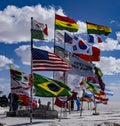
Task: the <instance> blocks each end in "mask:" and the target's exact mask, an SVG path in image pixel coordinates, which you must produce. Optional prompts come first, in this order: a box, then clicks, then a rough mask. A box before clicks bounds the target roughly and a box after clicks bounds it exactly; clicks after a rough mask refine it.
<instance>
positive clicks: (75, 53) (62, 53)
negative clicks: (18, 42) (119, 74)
mask: <svg viewBox="0 0 120 126" xmlns="http://www.w3.org/2000/svg"><path fill="white" fill-rule="evenodd" d="M86 25H87V32H88V35H89V39H88V42H86V41H85V40H83V39H82V38H80V37H77V36H75V35H71V34H70V33H67V31H68V32H71V33H72V32H77V31H78V30H79V26H78V24H77V23H76V21H75V20H74V19H72V18H69V17H65V16H61V15H58V14H55V41H57V42H60V43H64V44H65V43H67V44H69V45H70V46H71V47H72V50H71V51H68V50H66V49H65V48H62V47H60V46H56V45H55V46H54V53H52V52H48V51H45V50H41V49H38V48H33V47H31V53H32V71H33V72H38V71H53V72H54V75H55V76H54V78H53V79H51V78H48V77H45V76H42V75H39V74H36V73H33V75H32V76H30V78H29V79H31V77H32V79H34V81H32V82H33V85H34V88H35V89H34V95H36V96H39V97H56V100H58V99H57V98H58V97H60V96H64V97H66V96H67V97H69V99H71V98H70V97H72V95H73V94H74V93H73V92H72V91H73V90H75V91H77V93H79V91H80V90H78V89H84V90H85V91H86V92H85V93H86V94H88V96H89V98H90V99H92V97H93V93H94V94H95V98H96V100H99V101H100V100H101V99H102V100H103V99H105V98H106V94H107V93H104V94H100V93H101V92H102V91H103V92H104V91H105V84H104V82H103V80H102V72H101V71H100V69H99V68H97V67H96V66H95V65H94V64H93V63H91V62H92V61H100V49H99V48H97V47H95V46H93V43H94V42H98V43H101V42H102V40H101V39H100V37H97V36H96V35H95V34H98V35H101V34H103V35H108V34H109V33H111V32H112V30H111V29H110V28H109V27H107V26H102V25H97V24H93V23H90V22H86ZM58 30H59V31H58ZM61 31H65V32H61ZM45 36H48V27H47V24H42V23H40V22H37V21H36V20H34V19H33V18H31V38H32V39H40V40H44V39H45ZM10 71H11V80H12V81H11V91H12V92H13V93H15V94H17V95H19V93H20V95H21V94H22V95H23V94H24V95H25V96H26V97H27V98H28V99H29V96H30V94H29V93H28V92H30V90H29V89H30V88H31V85H30V84H31V82H30V80H29V79H28V78H27V77H26V80H25V78H24V74H23V73H22V72H20V76H19V74H18V73H19V72H18V73H17V72H15V73H14V72H12V70H10ZM13 73H14V74H13ZM96 76H97V80H98V81H97V82H95V83H94V81H93V80H95V79H90V80H86V78H87V77H92V78H95V77H96ZM23 79H24V80H23ZM22 80H23V81H22ZM25 82H26V83H25ZM29 82H30V83H29ZM96 83H97V84H96ZM21 85H24V86H21ZM88 92H89V93H88ZM96 92H97V93H96ZM84 95H85V94H84ZM72 98H73V97H72ZM74 98H76V97H74ZM98 98H99V99H98ZM24 99H25V98H24ZM61 99H62V98H61ZM102 100H101V101H102ZM107 100H108V99H107ZM28 101H29V102H30V100H28ZM28 101H27V102H28ZM64 101H66V100H65V99H64ZM67 101H68V98H67Z"/></svg>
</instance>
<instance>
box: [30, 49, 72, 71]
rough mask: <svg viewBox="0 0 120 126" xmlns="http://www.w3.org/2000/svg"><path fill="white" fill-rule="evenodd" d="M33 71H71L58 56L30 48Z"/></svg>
mask: <svg viewBox="0 0 120 126" xmlns="http://www.w3.org/2000/svg"><path fill="white" fill-rule="evenodd" d="M32 61H33V63H32V70H33V71H67V70H70V69H71V66H70V65H68V64H67V63H66V62H65V61H64V60H63V59H62V58H61V57H60V56H58V55H55V54H54V53H51V52H48V51H45V50H40V49H37V48H32Z"/></svg>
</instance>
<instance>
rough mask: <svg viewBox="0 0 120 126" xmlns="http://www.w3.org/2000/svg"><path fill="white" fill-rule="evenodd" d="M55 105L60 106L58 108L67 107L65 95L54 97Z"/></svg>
mask: <svg viewBox="0 0 120 126" xmlns="http://www.w3.org/2000/svg"><path fill="white" fill-rule="evenodd" d="M54 104H55V105H56V106H57V107H60V108H67V109H68V108H69V104H68V102H67V100H66V98H65V97H57V98H56V99H55V103H54Z"/></svg>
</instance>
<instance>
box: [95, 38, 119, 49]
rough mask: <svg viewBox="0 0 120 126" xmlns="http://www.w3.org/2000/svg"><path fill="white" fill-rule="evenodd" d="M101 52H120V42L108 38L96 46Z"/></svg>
mask: <svg viewBox="0 0 120 126" xmlns="http://www.w3.org/2000/svg"><path fill="white" fill-rule="evenodd" d="M96 46H97V47H98V48H100V50H101V51H112V50H120V45H119V43H118V40H114V39H112V38H106V39H105V41H104V42H102V43H99V44H96Z"/></svg>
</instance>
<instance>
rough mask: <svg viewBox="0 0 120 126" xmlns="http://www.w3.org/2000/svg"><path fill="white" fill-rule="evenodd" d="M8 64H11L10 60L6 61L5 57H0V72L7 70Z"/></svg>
mask: <svg viewBox="0 0 120 126" xmlns="http://www.w3.org/2000/svg"><path fill="white" fill-rule="evenodd" d="M10 64H13V60H12V59H8V58H7V57H5V56H3V55H0V70H1V69H8V67H9V65H10Z"/></svg>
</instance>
